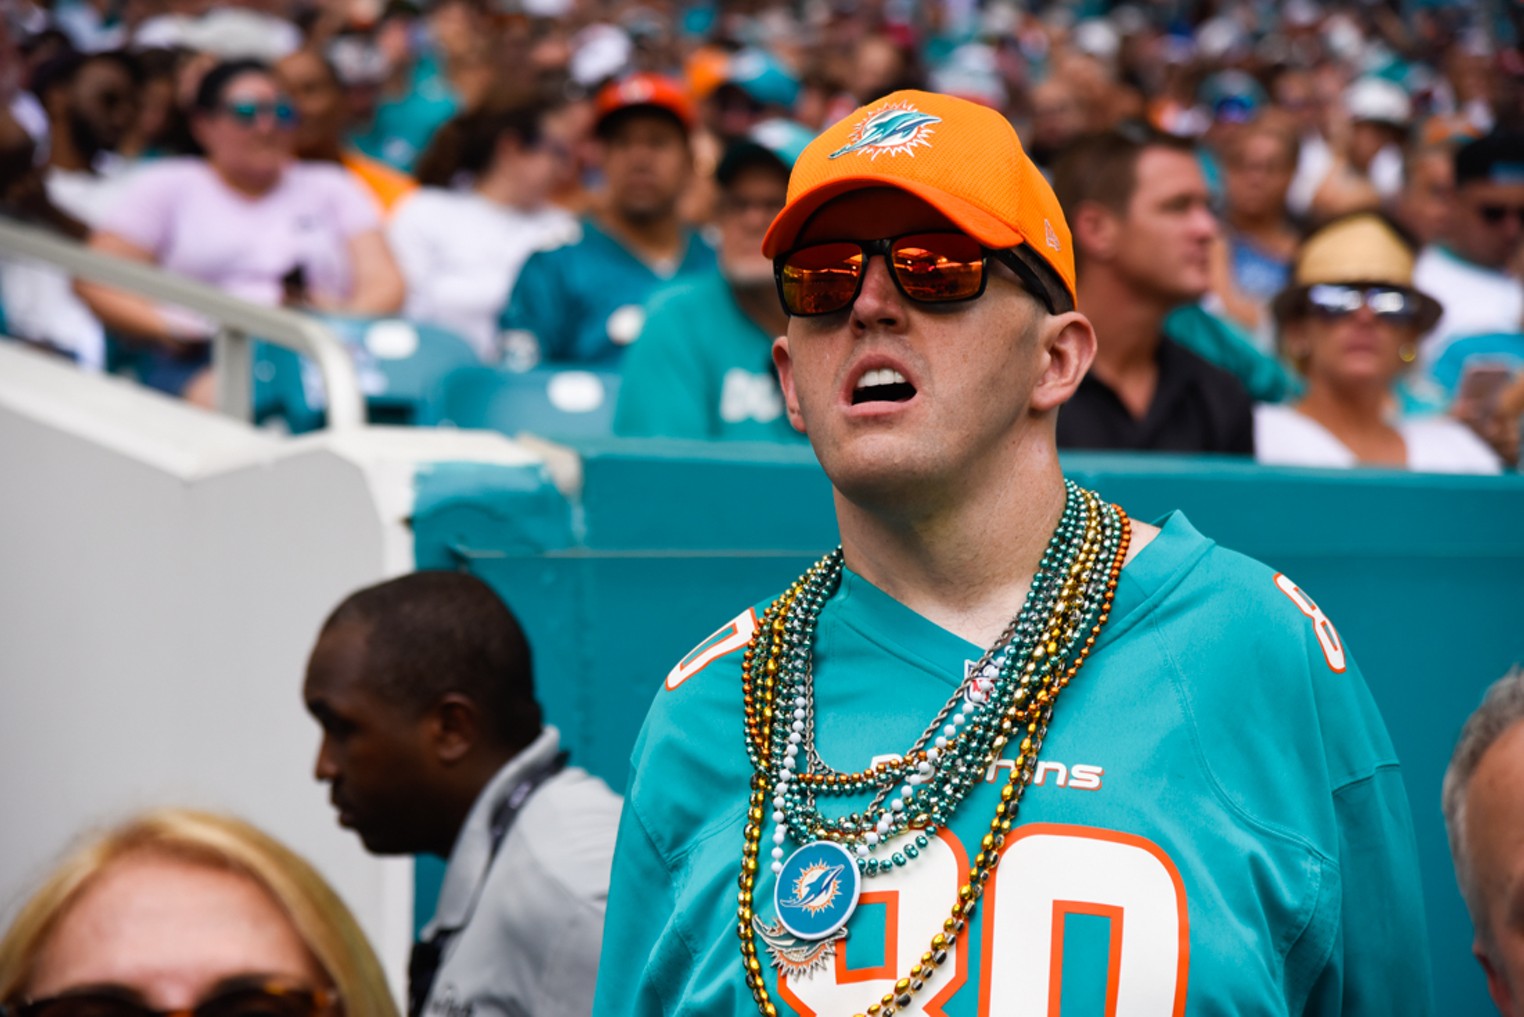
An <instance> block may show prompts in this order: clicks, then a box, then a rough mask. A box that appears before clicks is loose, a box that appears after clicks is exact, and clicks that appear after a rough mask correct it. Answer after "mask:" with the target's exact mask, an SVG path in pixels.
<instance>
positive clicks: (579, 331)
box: [499, 218, 716, 366]
mask: <svg viewBox="0 0 1524 1017" xmlns="http://www.w3.org/2000/svg"><path fill="white" fill-rule="evenodd" d="M579 225H580V227H581V235H580V236H579V237H577V238H576V239H575V240H573V241H572V242H570V243H568V244H565V245H563V246H561V247H553V248H550V249H548V250H544V251H536V252H535V253H534V254H531V255H530V256H529V260H528V261H526V262H524V268H523V270H522V271H520V272H519V276H518V279H517V280H516V281H515V283H514V286H513V293H512V295H511V296H510V297H509V299H508V303H507V305H506V306H505V307H504V308H503V314H502V316H501V319H500V321H499V324H500V326H501V327H502V329H503V330H504V334H503V338H502V342H503V346H504V349H505V351H506V353H507V356H508V359H509V361H510V364H512V365H514V366H533V363H534V362H536V361H541V360H543V361H546V362H548V363H550V364H551V365H564V364H588V365H598V366H613V365H615V364H617V363H618V362H619V360H620V358H621V357H623V355H624V351H625V348H626V347H627V346H629V345H630V343H632V342H634V341H635V339H636V337H637V336H639V335H640V330H641V328H642V327H644V325H645V317H646V312H645V303H646V301H647V300H648V299H649V298H650V297H651V295H652V294H653V293H655V292H656V291H657V289H659V288H660V287H661V286H662V285H663V284H665V283H666V282H668V281H669V280H676V279H686V278H688V277H689V276H692V275H695V274H697V273H700V272H706V271H709V270H711V269H713V268H714V267H715V264H716V262H715V256H714V249H713V248H712V247H710V246H709V244H708V243H707V242H705V240H704V238H703V237H701V236H699V235H698V234H697V233H695V232H693V231H691V230H690V231H688V232H687V234H686V238H685V244H686V246H685V247H684V249H683V256H682V260H681V261H680V262H678V264H676V265H675V266H673V270H672V272H671V273H670V274H668V275H661V274H658V273H657V272H656V270H655V269H653V268H652V267H651V266H650V265H649V264H647V263H646V262H644V261H642V260H641V259H640V258H639V257H637V256H636V255H635V254H633V253H632V252H631V251H630V250H629V249H628V248H626V247H625V246H624V245H623V244H621V243H620V242H619V241H618V240H616V239H614V238H613V237H612V236H610V235H609V234H608V233H605V232H604V231H603V230H602V229H600V228H599V227H598V226H597V224H596V223H594V222H593V221H592V220H591V219H587V218H583V219H582V220H580V222H579Z"/></svg>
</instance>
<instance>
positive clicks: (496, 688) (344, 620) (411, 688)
mask: <svg viewBox="0 0 1524 1017" xmlns="http://www.w3.org/2000/svg"><path fill="white" fill-rule="evenodd" d="M341 625H361V626H364V629H365V653H366V658H365V659H366V664H367V668H366V674H367V677H368V678H369V679H371V680H373V681H374V682H375V684H376V687H377V691H378V692H380V693H382V694H384V695H385V696H386V698H387V699H388V700H389V701H390V702H393V703H396V704H397V705H399V706H401V707H402V708H403V709H407V710H411V711H413V712H415V713H422V712H423V711H425V710H427V709H428V708H429V707H431V706H433V705H434V704H435V703H437V702H438V701H439V700H440V698H441V697H442V696H445V695H447V694H449V693H452V692H454V693H458V694H461V695H464V696H466V697H467V698H468V699H470V700H471V701H472V702H473V703H475V704H476V705H477V706H478V707H479V708H480V710H481V711H482V715H483V717H484V718H485V723H484V731H485V733H486V734H487V736H488V737H489V738H491V739H493V740H494V741H495V742H497V743H498V744H500V745H502V746H504V747H506V748H510V749H518V748H521V747H523V746H525V745H528V744H529V743H530V742H532V741H533V740H534V739H535V737H536V736H537V735H539V733H540V729H541V726H542V719H541V714H540V705H539V703H538V702H536V701H535V697H534V667H533V664H534V662H533V659H532V657H531V655H530V650H529V641H528V640H527V639H526V638H525V637H524V631H523V629H522V628H520V626H519V622H518V619H517V618H515V617H514V615H513V612H512V611H510V610H509V609H508V605H506V604H504V603H503V601H502V600H501V598H499V597H498V595H497V594H496V593H494V592H493V590H492V587H490V586H488V585H487V584H486V583H484V582H483V581H482V580H480V579H478V578H477V577H475V576H473V575H470V574H469V573H465V572H443V571H439V572H430V571H425V572H413V573H410V574H408V575H405V576H399V577H398V578H396V579H390V580H387V581H386V582H384V583H378V584H376V585H375V586H369V587H366V588H365V589H363V590H359V591H357V592H355V593H352V594H350V595H349V597H348V598H346V599H345V600H344V602H343V603H341V604H340V605H339V606H338V607H336V608H334V611H333V613H332V614H331V615H329V616H328V620H327V621H326V622H324V623H323V632H324V633H327V632H328V631H330V630H332V629H335V628H337V627H339V626H341Z"/></svg>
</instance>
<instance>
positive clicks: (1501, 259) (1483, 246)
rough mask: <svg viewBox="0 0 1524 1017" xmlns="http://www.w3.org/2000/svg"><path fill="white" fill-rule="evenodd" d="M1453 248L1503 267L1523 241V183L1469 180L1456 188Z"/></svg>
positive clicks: (1483, 262) (1490, 265) (1472, 258)
mask: <svg viewBox="0 0 1524 1017" xmlns="http://www.w3.org/2000/svg"><path fill="white" fill-rule="evenodd" d="M1454 238H1455V249H1456V252H1457V253H1458V254H1460V256H1461V257H1463V258H1465V259H1466V260H1467V261H1472V262H1475V263H1476V264H1478V265H1485V266H1487V267H1488V268H1503V267H1505V266H1506V265H1507V264H1508V263H1509V262H1510V261H1511V260H1512V259H1513V257H1514V255H1516V254H1517V253H1518V251H1519V244H1520V242H1521V241H1524V184H1498V183H1492V182H1491V181H1487V180H1471V181H1467V182H1466V183H1465V184H1462V185H1461V186H1460V188H1459V189H1458V190H1457V191H1456V214H1455V234H1454Z"/></svg>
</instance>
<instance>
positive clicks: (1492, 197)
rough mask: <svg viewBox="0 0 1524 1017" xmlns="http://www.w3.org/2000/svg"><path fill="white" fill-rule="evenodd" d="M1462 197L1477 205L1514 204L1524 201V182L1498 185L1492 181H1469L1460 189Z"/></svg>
mask: <svg viewBox="0 0 1524 1017" xmlns="http://www.w3.org/2000/svg"><path fill="white" fill-rule="evenodd" d="M1459 193H1460V194H1461V196H1462V197H1465V198H1469V199H1470V200H1472V201H1474V202H1476V203H1477V204H1487V203H1488V202H1498V201H1506V202H1514V203H1518V202H1520V201H1524V180H1521V181H1519V182H1517V183H1512V182H1510V183H1498V182H1495V181H1492V180H1469V181H1467V182H1466V183H1464V184H1462V185H1461V186H1460V188H1459Z"/></svg>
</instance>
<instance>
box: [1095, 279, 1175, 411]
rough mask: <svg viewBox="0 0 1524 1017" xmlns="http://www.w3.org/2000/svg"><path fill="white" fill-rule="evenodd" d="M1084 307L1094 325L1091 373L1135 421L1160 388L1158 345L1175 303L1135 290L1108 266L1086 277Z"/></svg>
mask: <svg viewBox="0 0 1524 1017" xmlns="http://www.w3.org/2000/svg"><path fill="white" fill-rule="evenodd" d="M1080 305H1081V309H1082V310H1084V312H1085V315H1086V317H1088V318H1089V319H1090V323H1091V324H1092V325H1094V326H1095V336H1096V351H1095V361H1094V362H1093V363H1092V364H1091V365H1090V373H1091V374H1093V375H1095V377H1096V378H1097V379H1099V380H1100V381H1102V382H1104V383H1105V384H1106V386H1107V387H1108V388H1110V389H1111V390H1112V391H1113V392H1115V393H1116V394H1117V396H1118V398H1120V399H1121V400H1122V404H1123V405H1124V406H1126V407H1127V408H1128V410H1129V411H1130V412H1131V413H1132V414H1133V415H1134V416H1136V417H1140V418H1141V417H1142V416H1144V414H1146V413H1147V411H1148V407H1149V405H1150V404H1152V402H1153V398H1154V392H1155V390H1156V389H1157V387H1158V381H1159V368H1158V355H1159V344H1160V343H1161V342H1162V341H1163V338H1164V318H1165V315H1167V314H1169V312H1170V311H1171V310H1172V308H1173V305H1172V304H1171V303H1169V302H1167V301H1164V300H1162V299H1160V298H1158V297H1156V296H1152V295H1150V294H1145V293H1139V292H1138V290H1137V288H1136V287H1134V286H1132V285H1130V284H1129V283H1128V282H1127V280H1125V279H1123V278H1122V277H1121V276H1119V275H1117V274H1116V273H1115V272H1112V271H1110V269H1108V268H1106V267H1105V266H1098V267H1097V268H1095V269H1093V270H1091V271H1089V272H1087V273H1086V275H1085V278H1084V280H1083V282H1082V283H1081V286H1080Z"/></svg>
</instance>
